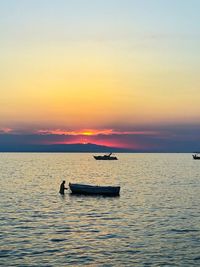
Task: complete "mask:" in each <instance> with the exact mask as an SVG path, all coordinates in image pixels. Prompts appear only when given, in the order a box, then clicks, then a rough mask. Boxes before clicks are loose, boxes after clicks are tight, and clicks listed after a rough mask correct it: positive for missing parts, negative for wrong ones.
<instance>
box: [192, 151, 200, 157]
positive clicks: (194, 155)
mask: <svg viewBox="0 0 200 267" xmlns="http://www.w3.org/2000/svg"><path fill="white" fill-rule="evenodd" d="M192 157H193V159H200V152H195V154H193V155H192Z"/></svg>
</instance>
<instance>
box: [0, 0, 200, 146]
mask: <svg viewBox="0 0 200 267" xmlns="http://www.w3.org/2000/svg"><path fill="white" fill-rule="evenodd" d="M199 10H200V2H199V1H198V0H190V1H189V0H188V1H182V0H151V1H150V0H56V1H55V0H42V1H41V0H29V1H27V0H9V1H3V0H0V144H1V143H3V142H4V141H5V138H7V137H8V138H11V139H12V141H13V142H14V143H17V142H20V144H21V145H23V142H24V143H29V142H30V143H35V142H36V143H37V142H39V143H43V144H49V143H51V144H53V143H55V144H58V143H59V144H60V143H64V144H68V143H95V144H101V145H108V146H112V147H113V146H117V147H126V148H130V149H141V150H145V149H146V150H148V151H149V150H151V149H152V150H154V149H158V150H159V149H160V150H163V151H168V150H169V151H171V150H173V149H175V150H178V151H184V150H187V151H192V150H196V149H198V148H199V150H200V144H199V141H200V140H199V139H200V137H199V136H198V133H199V130H200V105H199V103H200V90H199V85H200V75H199V74H200V73H199V70H200V53H199V50H200V48H199V47H200V18H199ZM21 136H23V137H24V138H21ZM33 137H34V138H35V139H34V138H33ZM33 139H34V141H33ZM19 140H24V141H23V142H22V141H19ZM36 140H38V141H36Z"/></svg>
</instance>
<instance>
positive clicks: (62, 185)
mask: <svg viewBox="0 0 200 267" xmlns="http://www.w3.org/2000/svg"><path fill="white" fill-rule="evenodd" d="M67 189H68V188H66V187H65V181H63V182H62V184H61V185H60V191H59V193H60V194H61V195H64V193H65V190H67Z"/></svg>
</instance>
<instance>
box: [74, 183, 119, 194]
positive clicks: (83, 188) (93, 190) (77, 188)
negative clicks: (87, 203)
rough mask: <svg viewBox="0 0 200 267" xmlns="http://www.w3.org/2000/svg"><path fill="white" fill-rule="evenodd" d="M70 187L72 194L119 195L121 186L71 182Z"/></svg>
mask: <svg viewBox="0 0 200 267" xmlns="http://www.w3.org/2000/svg"><path fill="white" fill-rule="evenodd" d="M69 188H70V190H71V192H72V194H83V195H104V196H119V192H120V186H96V185H86V184H71V183H69Z"/></svg>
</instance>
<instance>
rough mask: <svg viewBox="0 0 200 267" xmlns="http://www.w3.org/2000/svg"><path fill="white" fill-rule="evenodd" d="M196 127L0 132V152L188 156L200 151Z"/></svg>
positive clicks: (167, 126)
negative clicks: (54, 149) (32, 149)
mask: <svg viewBox="0 0 200 267" xmlns="http://www.w3.org/2000/svg"><path fill="white" fill-rule="evenodd" d="M199 132H200V126H199V125H151V126H148V127H147V126H146V127H145V126H142V127H139V126H138V127H137V128H136V129H135V130H134V129H131V128H130V129H128V128H127V129H125V127H124V128H121V129H120V128H118V129H114V128H113V129H83V130H75V131H71V130H70V131H67V130H63V129H62V130H61V129H50V130H49V129H47V130H45V129H42V130H35V131H34V132H33V133H31V134H30V133H26V132H25V133H23V132H21V133H19V132H18V133H15V131H14V130H11V129H10V128H8V129H7V128H5V129H4V130H2V129H1V131H0V148H1V147H4V148H5V147H6V146H7V147H8V146H9V147H12V146H19V147H20V146H27V145H33V146H34V145H35V146H36V145H52V144H59V145H62V144H76V143H81V144H86V143H93V144H97V145H106V146H110V147H118V148H127V149H131V150H133V151H141V152H143V151H144V152H192V151H197V150H200V136H199Z"/></svg>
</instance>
